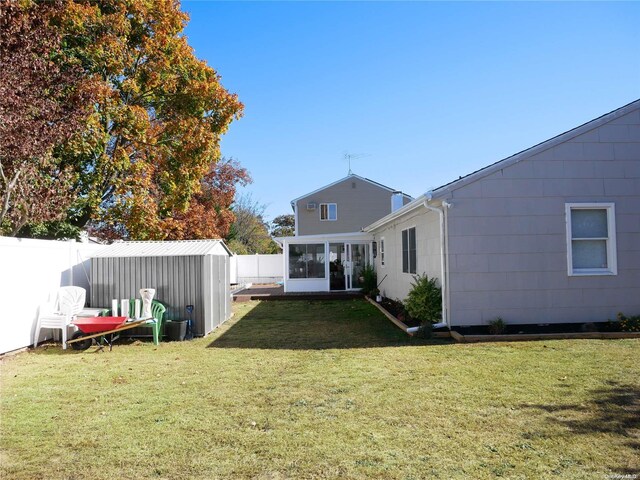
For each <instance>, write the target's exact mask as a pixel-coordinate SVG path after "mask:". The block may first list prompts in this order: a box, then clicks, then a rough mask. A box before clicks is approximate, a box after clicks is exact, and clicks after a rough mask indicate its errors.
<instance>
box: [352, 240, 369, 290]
mask: <svg viewBox="0 0 640 480" xmlns="http://www.w3.org/2000/svg"><path fill="white" fill-rule="evenodd" d="M347 246H348V247H349V248H348V249H347V250H348V252H349V264H350V267H351V268H350V269H349V275H348V279H347V288H348V289H350V290H356V289H359V288H362V281H363V278H362V269H363V268H364V267H365V265H366V264H367V263H368V259H369V245H367V244H364V243H351V244H349V245H347Z"/></svg>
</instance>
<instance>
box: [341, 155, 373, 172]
mask: <svg viewBox="0 0 640 480" xmlns="http://www.w3.org/2000/svg"><path fill="white" fill-rule="evenodd" d="M370 156H371V155H370V154H368V153H345V154H344V159H345V160H346V161H347V162H348V163H349V175H353V171H352V170H351V160H356V159H358V158H364V157H370Z"/></svg>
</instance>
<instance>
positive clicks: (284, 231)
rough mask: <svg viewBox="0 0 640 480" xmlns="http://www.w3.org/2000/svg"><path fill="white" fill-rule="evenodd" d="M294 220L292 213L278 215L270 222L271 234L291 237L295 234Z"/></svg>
mask: <svg viewBox="0 0 640 480" xmlns="http://www.w3.org/2000/svg"><path fill="white" fill-rule="evenodd" d="M295 228H296V221H295V217H294V216H293V214H288V215H278V216H277V217H276V218H274V219H273V221H272V222H271V235H272V236H274V237H291V236H293V235H295Z"/></svg>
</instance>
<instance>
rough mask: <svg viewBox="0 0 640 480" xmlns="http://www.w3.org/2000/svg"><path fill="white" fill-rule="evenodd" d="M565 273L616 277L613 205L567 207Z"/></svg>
mask: <svg viewBox="0 0 640 480" xmlns="http://www.w3.org/2000/svg"><path fill="white" fill-rule="evenodd" d="M565 208H566V223H567V271H568V273H569V275H570V276H574V275H616V274H617V273H618V266H617V258H616V220H615V207H614V204H613V203H567V204H566V207H565Z"/></svg>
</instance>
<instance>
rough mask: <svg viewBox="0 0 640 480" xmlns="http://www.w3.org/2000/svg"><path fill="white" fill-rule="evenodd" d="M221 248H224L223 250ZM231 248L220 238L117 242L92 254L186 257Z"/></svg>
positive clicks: (105, 255)
mask: <svg viewBox="0 0 640 480" xmlns="http://www.w3.org/2000/svg"><path fill="white" fill-rule="evenodd" d="M221 248H222V249H223V250H221ZM222 251H226V252H227V254H228V255H233V253H232V252H231V250H229V248H228V247H227V246H226V245H225V243H224V242H223V241H222V240H220V239H211V240H179V241H167V242H165V241H150V242H115V243H113V244H111V245H109V246H107V247H104V248H102V249H100V250H98V251H97V252H96V253H94V254H93V255H91V256H92V257H94V258H98V257H185V256H198V255H209V254H217V253H221V252H222Z"/></svg>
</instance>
